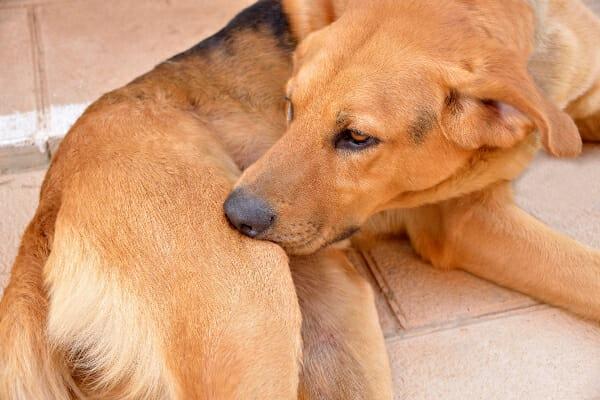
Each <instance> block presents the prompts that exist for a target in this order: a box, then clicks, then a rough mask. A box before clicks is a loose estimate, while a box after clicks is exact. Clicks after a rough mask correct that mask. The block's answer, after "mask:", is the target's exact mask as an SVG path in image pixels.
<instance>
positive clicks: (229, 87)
mask: <svg viewBox="0 0 600 400" xmlns="http://www.w3.org/2000/svg"><path fill="white" fill-rule="evenodd" d="M229 35H230V36H229V37H228V39H227V41H223V42H221V43H219V44H213V42H211V43H210V44H211V46H212V48H208V49H204V48H200V49H195V50H192V51H190V52H187V53H185V54H182V55H180V56H178V57H176V58H173V59H171V60H169V61H168V62H165V63H163V64H161V65H159V66H158V67H157V68H155V69H154V70H153V71H152V72H150V73H148V74H146V75H144V76H142V77H140V78H138V79H136V80H135V81H133V82H132V83H130V84H129V85H127V86H125V87H123V88H121V89H118V90H116V91H114V92H111V93H109V94H107V95H105V96H103V97H102V98H101V99H99V100H98V101H96V102H95V103H94V104H93V105H92V106H90V107H89V108H88V110H87V111H86V112H85V113H84V115H83V116H82V117H81V118H80V119H79V120H78V121H77V123H76V124H75V125H74V126H73V128H72V129H71V130H70V132H69V133H68V135H67V136H66V138H65V139H64V141H63V143H62V144H61V146H60V148H59V150H58V152H57V154H56V156H55V157H54V159H53V161H52V165H51V167H50V169H49V171H48V174H47V176H46V179H45V181H44V184H43V188H42V191H41V196H40V205H39V208H38V211H37V213H36V215H35V217H34V219H33V221H32V222H31V224H30V226H29V228H28V230H27V232H26V234H25V236H24V237H23V242H22V246H21V249H20V252H19V255H18V257H17V260H16V262H15V266H14V268H13V271H12V276H11V281H10V284H9V286H8V288H7V289H6V291H5V294H4V297H3V299H2V302H1V303H0V398H1V399H26V400H29V399H70V398H90V399H140V398H151V399H244V400H246V399H295V398H297V397H298V395H299V394H298V390H299V387H302V388H303V389H302V393H304V394H302V398H306V399H321V398H323V396H324V395H325V393H327V394H328V395H329V394H331V395H333V396H334V398H348V397H347V396H342V395H341V394H340V393H348V388H355V389H356V391H354V392H353V396H356V398H365V399H389V398H390V397H391V394H390V387H391V379H390V371H389V366H388V362H387V357H386V355H385V351H384V344H383V343H384V342H383V336H382V333H381V329H380V327H379V325H378V323H377V319H376V313H375V309H374V302H373V297H372V293H371V292H370V290H369V289H368V288H367V287H366V283H365V281H364V279H363V278H362V277H360V276H359V275H358V274H357V273H356V272H355V271H353V270H352V269H351V266H349V265H348V263H347V262H345V261H344V259H343V257H342V256H341V255H339V254H337V253H332V252H326V253H325V254H323V255H322V256H320V255H316V256H314V257H311V258H310V259H309V260H303V261H299V262H298V264H296V263H295V262H293V263H292V265H297V266H298V267H297V268H298V270H295V271H294V274H293V275H294V276H293V280H292V272H291V271H290V265H289V262H288V258H287V256H286V254H285V252H284V251H283V250H282V249H281V248H280V247H279V246H277V245H275V244H272V243H264V242H259V241H253V240H250V239H248V238H245V237H243V236H241V235H240V234H239V233H237V232H236V231H235V230H233V229H231V227H230V226H229V225H228V223H227V221H226V219H225V217H224V215H223V210H222V203H223V200H224V199H225V197H226V195H227V193H228V192H229V191H230V190H231V188H232V186H233V183H234V181H235V180H236V179H237V178H238V177H239V175H240V168H244V167H246V166H247V165H249V164H251V163H252V162H253V161H254V160H256V159H257V158H258V157H259V156H260V155H261V154H262V153H263V152H264V151H265V150H266V149H267V148H268V147H269V146H270V145H271V144H272V143H273V142H274V141H275V140H276V139H277V137H278V136H279V133H280V132H281V131H283V129H284V126H285V120H284V118H283V113H282V109H283V105H284V102H283V86H284V84H285V81H286V79H287V78H288V76H289V73H290V70H291V68H290V67H291V65H290V61H291V57H290V54H289V51H287V50H285V49H284V48H282V45H281V44H280V43H278V41H277V40H278V38H276V37H274V35H273V33H272V32H270V31H269V28H268V26H267V25H260V26H258V27H253V26H242V27H241V28H235V29H232V30H231V32H230V33H229ZM257 54H259V55H260V57H258V58H257V57H256V56H257ZM242 71H243V73H242ZM340 257H341V258H340ZM321 265H322V266H323V269H324V270H326V271H327V274H330V276H331V278H327V279H326V280H324V282H326V283H324V284H322V283H321V280H320V279H319V277H318V275H319V274H320V271H321V268H320V266H321ZM300 266H302V268H300ZM333 279H335V280H336V283H335V285H336V291H335V292H332V293H336V295H335V296H333V295H332V296H329V297H328V296H323V297H317V296H314V291H316V292H318V293H321V292H322V291H323V290H324V289H323V288H324V286H323V285H325V287H329V286H330V285H333V284H334V283H333V282H332V280H333ZM295 286H297V287H299V288H300V290H299V296H300V297H298V295H297V293H296V289H295ZM309 296H310V297H309ZM311 297H312V298H311ZM313 298H314V299H313ZM317 299H318V301H317ZM299 300H300V303H301V304H299ZM339 300H342V301H343V303H342V304H340V305H338V304H337V301H339ZM344 304H350V305H351V307H348V311H347V312H352V313H356V315H353V316H352V319H351V321H352V323H348V322H346V320H345V319H346V317H348V315H347V313H346V314H343V315H342V314H340V315H337V314H335V313H334V312H337V311H339V310H344V309H345V308H344ZM301 313H302V314H304V317H305V321H315V320H319V319H320V318H321V317H322V318H324V320H327V321H329V322H330V323H329V324H326V325H311V324H309V325H306V324H304V325H302V322H301ZM311 313H318V315H312V314H311ZM342 318H344V319H342ZM348 321H350V319H348ZM357 325H360V326H361V330H360V331H356V330H355V329H354V328H355V326H357ZM302 337H304V341H305V342H306V343H307V345H309V346H311V347H310V349H309V351H308V353H307V354H308V356H306V357H304V359H303V357H302ZM321 337H335V338H336V340H335V343H336V346H332V347H328V348H324V349H323V351H320V352H316V353H315V352H314V351H313V350H314V346H319V343H320V340H321V339H320V338H321ZM349 359H351V360H352V361H354V362H356V363H357V364H356V365H348V364H347V360H349ZM302 365H304V366H303V367H302ZM323 365H327V366H329V367H330V369H328V370H326V371H323V370H319V368H321V367H322V366H323ZM301 368H302V369H301ZM330 382H332V385H330V384H329V383H330ZM333 383H334V384H333ZM336 393H338V395H336ZM336 396H337V397H336Z"/></svg>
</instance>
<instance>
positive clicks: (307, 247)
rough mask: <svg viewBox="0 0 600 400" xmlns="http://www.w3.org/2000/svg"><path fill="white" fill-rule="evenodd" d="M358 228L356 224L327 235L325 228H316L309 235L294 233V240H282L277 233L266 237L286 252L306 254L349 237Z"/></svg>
mask: <svg viewBox="0 0 600 400" xmlns="http://www.w3.org/2000/svg"><path fill="white" fill-rule="evenodd" d="M359 229H360V228H359V227H357V226H351V227H349V228H346V229H344V230H342V231H340V232H332V233H333V234H329V235H328V234H326V232H325V230H318V231H317V232H315V234H314V235H311V236H310V237H306V236H304V237H298V236H296V235H294V236H295V240H283V238H278V237H277V236H278V235H274V236H273V237H272V238H268V239H267V240H269V241H271V242H274V243H276V244H278V245H279V246H281V247H283V249H284V250H285V251H286V252H287V253H288V254H291V255H308V254H312V253H315V252H317V251H319V250H320V249H322V248H324V247H327V246H330V245H332V244H334V243H338V242H341V241H343V240H346V239H348V238H350V237H351V236H352V235H354V234H355V233H356V232H358V231H359ZM278 239H279V240H278Z"/></svg>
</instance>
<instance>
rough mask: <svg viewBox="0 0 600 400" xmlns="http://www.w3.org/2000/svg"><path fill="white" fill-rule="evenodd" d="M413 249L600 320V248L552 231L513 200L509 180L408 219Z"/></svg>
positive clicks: (436, 261)
mask: <svg viewBox="0 0 600 400" xmlns="http://www.w3.org/2000/svg"><path fill="white" fill-rule="evenodd" d="M407 231H408V234H409V237H410V239H411V242H412V244H413V246H414V248H415V250H416V251H417V252H418V253H419V254H421V255H422V256H423V257H424V258H425V259H427V260H429V261H430V262H431V263H432V264H433V265H434V266H437V267H441V268H461V269H464V270H466V271H468V272H471V273H473V274H475V275H478V276H480V277H482V278H485V279H488V280H490V281H493V282H496V283H498V284H500V285H503V286H506V287H509V288H512V289H515V290H518V291H521V292H523V293H525V294H528V295H530V296H533V297H536V298H538V299H540V300H542V301H545V302H547V303H550V304H553V305H557V306H561V307H564V308H566V309H568V310H570V311H572V312H575V313H577V314H579V315H581V316H584V317H586V318H591V319H593V320H596V321H600V290H599V289H600V251H597V250H594V249H591V248H588V247H586V246H584V245H582V244H580V243H578V242H576V241H575V240H573V239H570V238H568V237H566V236H564V235H561V234H559V233H557V232H554V231H552V230H551V229H550V228H548V227H547V226H545V225H544V224H542V223H541V222H540V221H538V220H537V219H535V218H534V217H532V216H530V215H529V214H527V213H526V212H524V211H523V210H521V209H520V208H519V207H517V206H516V205H515V204H514V202H513V199H512V190H511V188H510V185H509V184H508V183H503V184H499V185H498V186H496V187H492V188H489V189H487V190H485V191H482V192H479V193H474V194H471V195H468V196H465V197H462V198H459V199H455V200H449V201H447V202H444V203H440V204H436V205H432V206H425V207H421V208H419V209H415V210H414V211H413V212H412V213H409V214H407Z"/></svg>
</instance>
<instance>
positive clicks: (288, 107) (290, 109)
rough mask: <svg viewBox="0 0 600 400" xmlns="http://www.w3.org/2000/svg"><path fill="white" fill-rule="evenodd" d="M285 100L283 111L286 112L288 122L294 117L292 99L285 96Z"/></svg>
mask: <svg viewBox="0 0 600 400" xmlns="http://www.w3.org/2000/svg"><path fill="white" fill-rule="evenodd" d="M285 102H286V106H285V107H286V108H285V110H286V111H285V113H286V118H287V122H288V124H289V123H290V122H292V120H293V119H294V105H293V104H292V100H291V99H290V98H289V97H286V98H285Z"/></svg>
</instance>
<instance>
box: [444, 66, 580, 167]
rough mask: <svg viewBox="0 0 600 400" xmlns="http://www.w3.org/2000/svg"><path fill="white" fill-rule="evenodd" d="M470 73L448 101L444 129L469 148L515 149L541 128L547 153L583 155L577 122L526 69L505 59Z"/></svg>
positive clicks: (566, 155) (451, 137)
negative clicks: (545, 93)
mask: <svg viewBox="0 0 600 400" xmlns="http://www.w3.org/2000/svg"><path fill="white" fill-rule="evenodd" d="M470 75H471V77H470V79H469V80H468V81H467V82H464V81H463V84H461V85H458V86H460V87H457V88H456V90H451V91H450V94H449V95H448V97H447V99H446V110H445V112H444V114H443V115H444V116H443V120H442V126H443V128H444V133H445V134H446V136H447V137H449V138H450V139H451V140H453V141H455V142H456V143H458V144H459V145H461V146H463V147H465V148H469V149H476V148H480V147H511V146H513V145H515V144H516V143H518V142H519V141H521V140H522V139H524V138H525V137H526V136H527V135H528V134H529V133H531V132H532V131H533V130H534V129H536V128H537V129H538V130H539V132H540V134H541V137H542V144H543V145H544V147H545V149H546V151H547V152H548V153H550V154H552V155H554V156H558V157H572V156H576V155H578V154H579V153H580V152H581V147H582V143H581V136H580V135H579V132H578V130H577V127H576V125H575V123H574V122H573V120H572V119H571V118H570V117H569V116H568V115H567V114H566V113H564V112H563V111H561V110H560V109H559V108H558V107H557V106H556V105H554V104H553V103H552V102H551V101H550V100H548V99H546V98H545V97H544V95H542V94H541V93H540V91H539V89H538V88H537V86H536V84H535V83H534V81H533V79H532V78H531V76H530V75H529V73H528V71H527V68H526V67H523V66H520V65H516V63H514V62H513V63H511V62H510V61H506V59H504V61H503V62H501V63H486V65H485V66H483V68H481V69H480V70H479V71H476V72H473V73H472V74H470Z"/></svg>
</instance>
